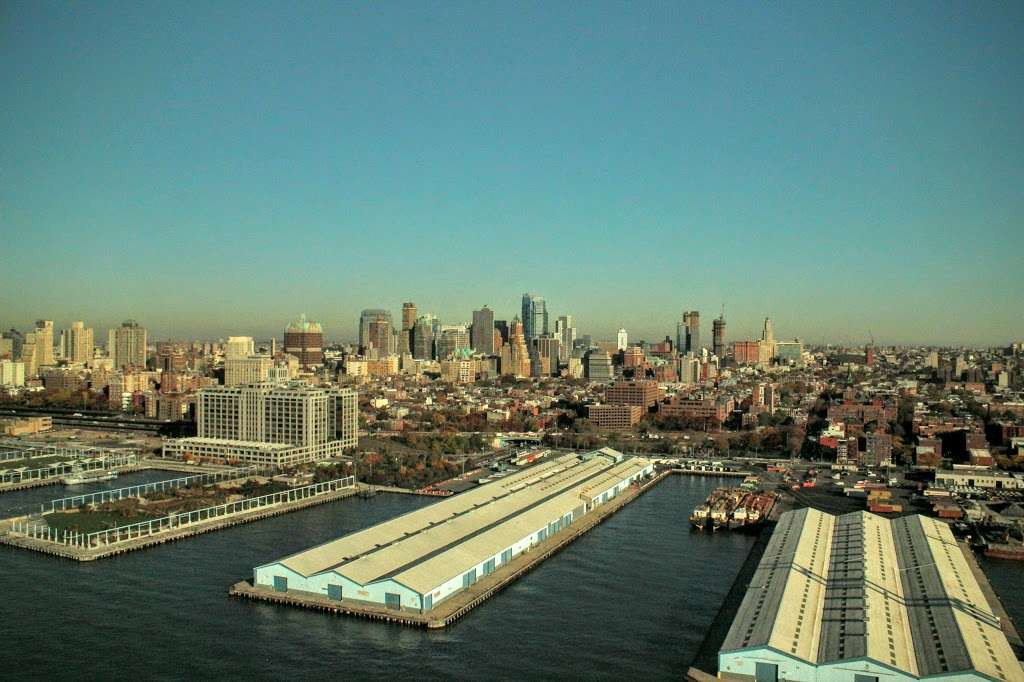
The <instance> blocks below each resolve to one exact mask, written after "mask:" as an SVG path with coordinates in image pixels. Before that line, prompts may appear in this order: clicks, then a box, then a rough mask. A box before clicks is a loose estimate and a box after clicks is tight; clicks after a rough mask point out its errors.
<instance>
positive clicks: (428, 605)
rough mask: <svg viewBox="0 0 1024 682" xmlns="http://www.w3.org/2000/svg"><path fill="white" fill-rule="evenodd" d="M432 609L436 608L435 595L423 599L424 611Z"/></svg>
mask: <svg viewBox="0 0 1024 682" xmlns="http://www.w3.org/2000/svg"><path fill="white" fill-rule="evenodd" d="M432 608H434V595H432V594H428V595H427V596H426V597H424V598H423V610H424V611H429V610H430V609H432Z"/></svg>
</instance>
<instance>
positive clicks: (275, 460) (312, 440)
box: [164, 382, 359, 466]
mask: <svg viewBox="0 0 1024 682" xmlns="http://www.w3.org/2000/svg"><path fill="white" fill-rule="evenodd" d="M196 407H197V412H196V421H197V427H198V430H197V436H196V437H195V438H179V439H176V440H170V441H167V442H166V443H165V444H164V455H165V456H169V457H179V458H186V457H189V458H204V459H216V460H223V461H242V462H251V463H254V464H263V465H267V466H284V465H291V464H297V463H299V462H309V461H317V460H322V459H327V458H329V457H337V456H339V455H340V454H341V453H342V451H343V450H344V449H345V448H348V447H354V446H355V445H356V443H357V442H358V426H359V424H358V418H359V415H358V404H357V395H356V392H355V391H353V390H352V389H348V388H318V387H313V386H310V385H308V384H305V383H301V382H291V383H288V384H272V383H260V384H243V385H239V386H215V387H210V388H204V389H202V390H201V391H199V393H198V394H197V402H196Z"/></svg>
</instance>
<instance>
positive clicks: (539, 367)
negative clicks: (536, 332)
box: [530, 336, 561, 377]
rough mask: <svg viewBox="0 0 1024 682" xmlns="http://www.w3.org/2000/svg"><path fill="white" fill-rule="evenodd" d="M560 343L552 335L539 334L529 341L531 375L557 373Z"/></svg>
mask: <svg viewBox="0 0 1024 682" xmlns="http://www.w3.org/2000/svg"><path fill="white" fill-rule="evenodd" d="M560 345H561V344H560V342H559V340H558V338H556V337H554V336H541V337H538V338H536V339H533V340H532V341H530V370H531V373H532V375H533V376H535V377H543V376H551V375H553V374H558V354H559V347H560Z"/></svg>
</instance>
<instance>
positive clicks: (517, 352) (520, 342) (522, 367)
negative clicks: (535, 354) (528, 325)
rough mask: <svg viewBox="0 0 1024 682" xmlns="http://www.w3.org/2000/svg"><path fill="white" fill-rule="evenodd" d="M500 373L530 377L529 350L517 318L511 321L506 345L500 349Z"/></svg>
mask: <svg viewBox="0 0 1024 682" xmlns="http://www.w3.org/2000/svg"><path fill="white" fill-rule="evenodd" d="M501 373H502V375H504V376H515V377H528V376H530V350H529V348H527V346H526V335H525V333H524V332H523V325H522V323H521V322H520V321H519V318H518V317H516V318H513V319H512V324H511V325H510V327H509V338H508V343H506V344H505V345H504V346H502V347H501Z"/></svg>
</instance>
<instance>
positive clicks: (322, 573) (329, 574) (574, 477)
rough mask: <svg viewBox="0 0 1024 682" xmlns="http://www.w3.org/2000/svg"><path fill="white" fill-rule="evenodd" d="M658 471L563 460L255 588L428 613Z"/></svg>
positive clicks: (343, 545) (276, 572)
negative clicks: (633, 484) (631, 485)
mask: <svg viewBox="0 0 1024 682" xmlns="http://www.w3.org/2000/svg"><path fill="white" fill-rule="evenodd" d="M653 472H654V465H653V463H652V462H651V461H650V460H648V459H641V458H625V457H624V456H623V455H622V454H620V453H618V452H616V451H615V450H611V449H609V448H605V449H602V450H597V451H594V452H591V453H587V454H585V455H575V454H573V455H564V456H561V457H558V458H555V459H552V460H548V461H545V462H544V463H542V464H538V465H536V466H533V467H529V468H527V469H524V470H522V471H519V472H516V473H515V474H512V475H510V476H507V477H505V478H501V479H499V480H497V481H494V482H491V483H486V484H483V485H480V486H478V487H477V488H474V489H472V490H469V491H467V492H464V493H461V494H458V495H455V496H453V497H450V498H447V499H445V500H443V501H441V502H437V503H436V504H432V505H430V506H428V507H425V508H423V509H418V510H416V511H413V512H410V513H408V514H405V515H403V516H399V517H397V518H395V519H391V520H390V521H385V522H384V523H380V524H378V525H376V526H372V527H370V528H367V529H365V530H362V531H359V532H357V533H353V534H351V535H347V536H345V537H342V538H339V539H337V540H333V541H331V542H328V543H325V544H323V545H320V546H318V547H314V548H312V549H309V550H306V551H304V552H300V553H298V554H294V555H292V556H289V557H285V558H283V559H280V560H278V561H275V562H272V563H269V564H266V565H263V566H258V567H256V568H255V569H254V572H253V573H254V584H255V585H256V586H257V587H263V588H265V589H273V590H276V591H278V592H287V593H290V594H294V595H297V596H302V595H303V594H306V595H314V596H318V597H327V598H329V599H334V600H343V601H349V600H351V601H352V602H353V604H355V605H359V604H365V605H369V606H377V607H385V608H390V609H396V610H407V611H414V612H417V613H423V612H427V611H430V610H431V609H432V608H435V607H436V606H438V604H440V603H441V602H443V601H444V600H446V599H449V598H451V597H452V595H455V594H457V593H458V592H459V591H460V590H462V589H464V588H467V587H469V586H471V585H473V584H474V583H475V582H476V581H477V580H478V579H479V578H481V577H483V576H486V575H488V574H490V573H492V572H494V571H495V570H497V569H500V568H501V567H502V566H504V565H505V564H507V563H509V562H510V561H512V559H513V558H515V557H516V556H518V555H520V554H521V553H523V552H525V551H528V550H529V549H530V548H531V547H532V546H533V545H536V544H537V543H540V542H543V541H544V540H545V539H547V538H548V537H550V536H552V535H554V534H556V533H558V532H561V531H564V530H565V529H566V528H568V527H569V526H571V525H572V524H573V523H576V522H577V521H579V519H580V518H581V517H583V516H584V515H585V514H587V513H589V512H590V511H591V510H593V509H594V508H595V507H597V506H599V505H601V504H603V503H605V502H607V501H608V500H610V499H612V498H614V497H615V496H616V495H617V494H619V493H620V492H622V491H623V490H625V489H626V488H627V487H628V486H629V485H630V484H631V483H633V482H635V481H639V480H640V479H642V478H645V477H648V476H651V475H652V474H653Z"/></svg>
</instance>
